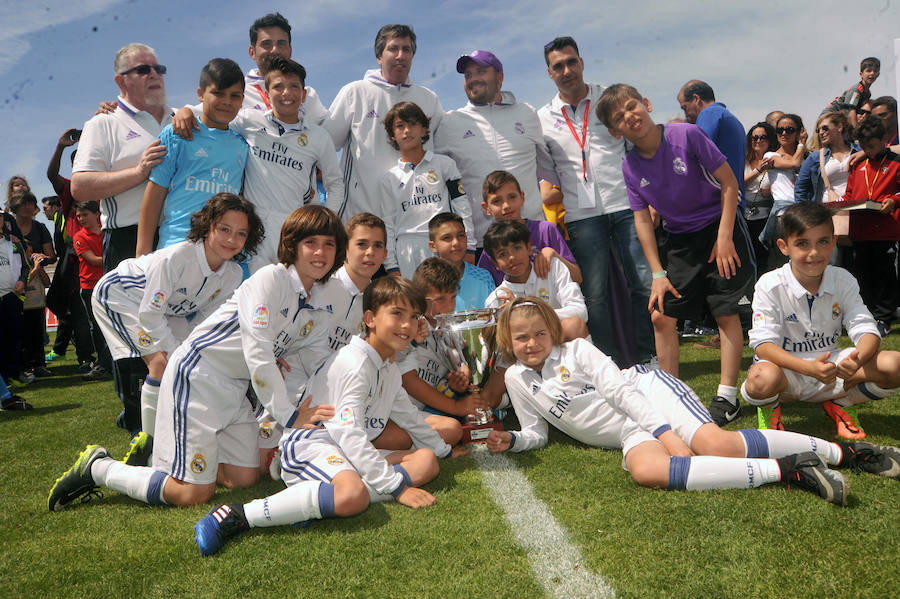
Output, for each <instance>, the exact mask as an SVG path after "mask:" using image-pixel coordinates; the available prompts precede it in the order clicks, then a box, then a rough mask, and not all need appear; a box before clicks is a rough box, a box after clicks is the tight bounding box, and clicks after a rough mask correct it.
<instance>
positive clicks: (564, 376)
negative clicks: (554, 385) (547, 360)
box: [559, 366, 572, 383]
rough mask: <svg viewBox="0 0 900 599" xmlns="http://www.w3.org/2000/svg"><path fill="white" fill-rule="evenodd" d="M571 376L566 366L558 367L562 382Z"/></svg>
mask: <svg viewBox="0 0 900 599" xmlns="http://www.w3.org/2000/svg"><path fill="white" fill-rule="evenodd" d="M571 376H572V373H570V372H569V369H568V368H566V367H565V366H560V367H559V378H560V379H561V380H562V382H564V383H565V382H568V380H569V377H571Z"/></svg>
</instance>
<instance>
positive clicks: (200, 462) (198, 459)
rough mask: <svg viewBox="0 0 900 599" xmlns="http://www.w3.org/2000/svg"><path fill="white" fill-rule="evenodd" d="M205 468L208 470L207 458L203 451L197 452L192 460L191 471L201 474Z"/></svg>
mask: <svg viewBox="0 0 900 599" xmlns="http://www.w3.org/2000/svg"><path fill="white" fill-rule="evenodd" d="M204 470H206V458H204V457H203V454H202V453H195V454H194V459H193V460H191V472H193V473H194V474H200V473H202V472H203V471H204Z"/></svg>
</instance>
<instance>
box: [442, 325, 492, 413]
mask: <svg viewBox="0 0 900 599" xmlns="http://www.w3.org/2000/svg"><path fill="white" fill-rule="evenodd" d="M434 318H435V320H436V321H437V328H435V333H436V337H437V340H438V345H439V347H440V351H442V352H443V353H444V355H446V356H447V358H448V359H449V361H450V364H451V366H452V367H453V368H460V367H461V366H462V365H463V364H465V365H466V366H467V367H468V369H469V373H470V375H471V379H470V381H469V383H470V385H472V386H475V387H481V385H482V384H483V383H484V381H485V380H486V379H487V376H488V374H489V371H490V367H491V364H492V360H491V357H492V356H493V354H494V332H495V331H496V327H495V325H496V324H497V309H496V308H483V309H480V310H463V311H460V312H453V313H452V314H438V315H437V316H435V317H434ZM491 420H493V416H492V415H491V411H490V410H481V409H479V410H478V412H477V414H474V415H472V414H470V415H469V422H470V423H471V424H474V425H482V424H487V423H489V422H491Z"/></svg>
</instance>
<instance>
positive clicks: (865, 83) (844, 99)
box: [823, 56, 881, 129]
mask: <svg viewBox="0 0 900 599" xmlns="http://www.w3.org/2000/svg"><path fill="white" fill-rule="evenodd" d="M880 74H881V61H880V60H878V59H877V58H875V57H874V56H869V57H868V58H863V59H862V61H860V63H859V83H857V84H856V85H854V86H853V87H851V88H849V89H848V90H847V91H845V92H844V93H843V94H841V95H840V96H838V97H837V98H835V99H834V100H832V101H831V103H830V104H829V105H828V106H826V107H825V110H824V111H823V112H828V111H833V112H838V111H844V110H846V111H847V117H848V119H849V120H850V126H851V127H853V128H854V129H855V128H856V126H857V125H858V124H859V123H860V122H862V119H861V118H860V116H861V115H860V112H861V111H860V109H861V108H862V106H863V104H865V103H867V102H868V101H869V99H870V98H871V97H872V92H871V91H870V88H871V87H872V84H873V83H875V80H876V79H878V76H879V75H880Z"/></svg>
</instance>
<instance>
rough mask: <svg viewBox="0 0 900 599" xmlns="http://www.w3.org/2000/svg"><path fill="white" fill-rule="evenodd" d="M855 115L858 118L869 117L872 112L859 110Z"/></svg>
mask: <svg viewBox="0 0 900 599" xmlns="http://www.w3.org/2000/svg"><path fill="white" fill-rule="evenodd" d="M856 114H857V115H858V116H869V115H870V114H872V111H871V110H864V109H862V108H860V109H859V110H857V111H856Z"/></svg>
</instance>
